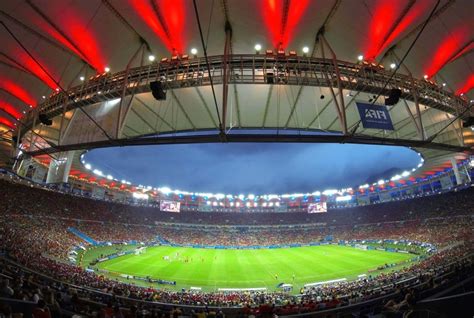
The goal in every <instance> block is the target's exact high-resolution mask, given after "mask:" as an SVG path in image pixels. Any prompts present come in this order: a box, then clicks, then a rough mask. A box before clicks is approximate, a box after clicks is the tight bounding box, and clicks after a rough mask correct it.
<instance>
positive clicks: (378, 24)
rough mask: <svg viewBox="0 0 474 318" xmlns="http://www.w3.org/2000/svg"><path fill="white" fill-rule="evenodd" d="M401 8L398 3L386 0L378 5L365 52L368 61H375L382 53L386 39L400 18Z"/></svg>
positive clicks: (371, 22)
mask: <svg viewBox="0 0 474 318" xmlns="http://www.w3.org/2000/svg"><path fill="white" fill-rule="evenodd" d="M399 7H400V2H398V1H392V0H385V1H379V2H378V3H377V6H376V7H375V9H374V12H373V15H372V18H371V21H370V24H369V30H368V39H367V45H366V48H365V50H364V56H365V57H366V58H367V59H369V60H370V59H374V58H375V57H376V56H377V55H378V54H379V53H380V48H381V47H382V46H383V44H384V40H385V38H386V37H387V35H389V32H390V30H391V28H392V26H393V25H394V24H395V22H396V20H397V18H398V14H397V13H398V12H399V11H400V9H399Z"/></svg>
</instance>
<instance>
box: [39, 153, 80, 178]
mask: <svg viewBox="0 0 474 318" xmlns="http://www.w3.org/2000/svg"><path fill="white" fill-rule="evenodd" d="M74 152H75V151H68V152H61V153H59V154H58V156H57V158H56V160H54V159H51V161H50V162H49V168H48V175H47V177H46V183H66V182H67V181H68V178H69V172H70V171H71V165H72V161H73V159H74Z"/></svg>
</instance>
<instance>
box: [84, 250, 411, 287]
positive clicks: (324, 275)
mask: <svg viewBox="0 0 474 318" xmlns="http://www.w3.org/2000/svg"><path fill="white" fill-rule="evenodd" d="M107 248H108V249H109V250H107ZM112 248H113V247H99V248H96V249H92V250H90V251H88V252H86V253H85V255H84V259H83V264H87V263H88V262H89V261H90V260H92V259H93V258H96V257H97V256H98V255H100V253H104V254H106V253H107V251H108V252H109V253H111V252H112V250H111V249H112ZM128 248H132V247H131V246H129V247H128ZM177 255H179V256H177ZM164 256H169V258H170V260H164ZM412 258H413V255H410V254H403V253H395V252H386V251H378V250H361V249H356V248H352V247H347V246H338V245H321V246H310V247H299V248H279V249H258V250H250V249H249V250H232V249H199V248H186V247H167V246H156V247H149V248H148V249H147V251H146V252H145V253H143V254H141V255H135V254H132V255H126V256H122V257H118V258H115V259H112V260H108V261H105V262H102V263H99V264H98V268H99V269H105V270H107V271H110V274H109V275H111V276H112V277H114V278H116V277H118V275H119V274H129V275H134V276H141V277H146V276H150V277H153V278H157V279H165V280H172V281H176V282H177V288H181V287H184V288H189V287H201V288H202V289H203V290H207V291H209V290H216V289H217V288H257V287H266V288H268V289H269V290H274V289H275V288H276V286H277V285H278V284H279V283H290V284H293V285H294V287H295V288H300V287H302V286H303V285H304V284H306V283H313V282H321V281H327V280H333V279H340V278H347V279H354V278H356V277H357V275H360V274H367V273H368V271H370V270H374V269H376V268H377V267H378V266H380V265H384V264H386V263H389V264H394V263H396V264H401V263H403V264H407V263H406V262H404V261H408V260H410V259H412ZM186 259H187V260H188V261H187V262H186V261H185V260H186ZM400 266H401V265H400ZM293 276H294V278H293ZM142 284H143V283H142ZM162 287H166V286H162ZM168 288H169V287H168Z"/></svg>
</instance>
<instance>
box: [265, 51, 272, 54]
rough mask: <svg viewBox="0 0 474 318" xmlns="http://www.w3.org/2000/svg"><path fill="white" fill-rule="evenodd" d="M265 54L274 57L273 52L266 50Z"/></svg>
mask: <svg viewBox="0 0 474 318" xmlns="http://www.w3.org/2000/svg"><path fill="white" fill-rule="evenodd" d="M265 54H266V55H273V50H266V51H265Z"/></svg>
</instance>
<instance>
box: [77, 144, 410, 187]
mask: <svg viewBox="0 0 474 318" xmlns="http://www.w3.org/2000/svg"><path fill="white" fill-rule="evenodd" d="M418 160H419V157H418V155H417V154H416V153H415V152H414V151H412V150H410V149H407V148H400V147H388V146H368V145H352V144H307V143H305V144H295V143H285V144H283V143H281V144H280V143H265V144H261V143H219V144H214V143H213V144H190V145H159V146H146V147H125V148H104V149H96V150H92V151H90V152H89V153H87V155H86V161H87V162H90V163H91V164H92V166H93V167H98V168H99V169H101V170H102V171H104V173H110V174H112V175H114V176H117V177H118V178H126V179H127V180H130V181H132V182H134V183H136V184H143V185H151V186H167V187H170V188H173V189H180V190H185V191H193V192H219V193H233V194H238V193H255V194H259V193H295V192H313V191H316V190H324V189H325V188H341V187H348V186H353V185H357V184H362V183H364V182H365V180H366V179H367V177H369V176H371V175H377V174H380V173H383V172H384V171H387V170H389V169H400V170H405V169H411V168H413V167H415V166H416V165H417V164H418ZM386 177H387V178H389V177H391V176H386Z"/></svg>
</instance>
